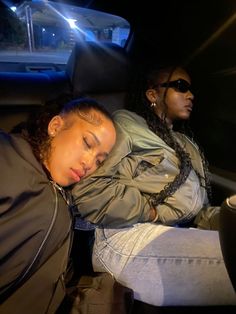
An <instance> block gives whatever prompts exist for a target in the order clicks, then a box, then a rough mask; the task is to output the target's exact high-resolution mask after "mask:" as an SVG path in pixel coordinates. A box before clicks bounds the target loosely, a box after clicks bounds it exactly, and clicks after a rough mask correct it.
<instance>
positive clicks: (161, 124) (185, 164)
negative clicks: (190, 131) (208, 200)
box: [126, 66, 211, 206]
mask: <svg viewBox="0 0 236 314" xmlns="http://www.w3.org/2000/svg"><path fill="white" fill-rule="evenodd" d="M176 68H177V67H176V66H168V67H161V68H156V69H155V68H152V69H151V70H150V71H147V70H141V73H138V74H136V75H135V78H134V80H133V81H132V84H131V87H130V93H129V94H128V95H127V99H126V109H128V110H131V111H135V112H136V113H137V114H139V115H141V116H142V117H143V118H144V119H145V120H146V122H147V124H148V126H149V128H150V130H152V131H153V132H154V133H155V134H157V135H158V136H159V137H160V138H161V139H162V140H163V141H164V142H165V143H166V144H167V145H168V146H170V147H171V148H173V150H174V151H175V153H176V156H177V158H178V159H179V173H178V174H177V175H176V176H175V178H174V180H173V181H172V182H169V183H168V184H166V185H165V187H164V188H163V190H161V191H160V192H158V193H155V194H152V195H151V197H150V202H151V204H152V205H153V206H157V205H159V204H161V203H164V202H165V199H166V198H167V197H169V196H171V195H173V194H174V193H175V192H176V191H177V189H178V188H179V187H180V186H181V185H182V184H183V183H184V182H185V181H186V179H187V177H188V175H189V173H190V171H191V169H192V168H193V167H192V163H191V158H190V155H189V154H188V153H187V152H185V150H184V149H183V148H182V147H181V146H180V144H179V143H178V142H177V140H176V139H175V138H174V136H173V133H172V130H171V129H170V128H169V127H168V125H167V123H166V119H165V116H166V110H167V106H166V103H165V96H166V93H167V88H166V90H165V94H164V97H163V106H164V108H163V109H164V115H163V117H161V118H160V117H159V116H158V115H156V114H154V113H153V109H152V107H151V105H150V102H149V101H148V99H147V97H146V94H145V92H146V91H147V90H148V89H150V88H154V87H155V86H157V85H158V83H159V82H160V81H159V80H160V78H161V76H162V75H163V74H165V76H166V74H168V79H167V81H169V80H170V78H171V76H172V73H173V72H174V71H175V69H176ZM145 73H147V74H146V75H145ZM183 123H184V122H183ZM183 133H184V132H183ZM201 157H202V160H203V166H204V171H205V175H206V178H207V179H205V180H206V181H205V185H206V189H207V192H208V197H211V192H210V191H211V189H210V180H209V179H208V178H209V176H208V172H207V164H206V161H205V158H204V156H203V154H202V155H201ZM197 175H199V176H200V174H198V173H197ZM199 179H200V178H199ZM201 179H203V178H201ZM201 181H202V180H200V182H201Z"/></svg>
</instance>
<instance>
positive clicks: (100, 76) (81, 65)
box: [66, 42, 130, 112]
mask: <svg viewBox="0 0 236 314" xmlns="http://www.w3.org/2000/svg"><path fill="white" fill-rule="evenodd" d="M129 68H130V60H129V57H128V54H127V53H126V51H125V49H124V48H122V47H120V46H118V45H116V44H113V43H107V42H106V43H96V42H78V43H77V44H76V45H75V46H74V48H73V50H72V53H71V56H70V58H69V60H68V63H67V67H66V73H67V75H68V76H69V78H70V81H71V85H72V94H73V97H80V96H87V97H92V98H94V99H96V100H97V101H98V102H100V103H101V104H102V105H104V106H105V107H106V108H107V110H108V111H110V112H113V111H114V110H116V109H119V108H122V107H123V106H124V97H125V92H126V89H127V84H128V81H129Z"/></svg>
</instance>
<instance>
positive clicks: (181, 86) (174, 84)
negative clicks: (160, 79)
mask: <svg viewBox="0 0 236 314" xmlns="http://www.w3.org/2000/svg"><path fill="white" fill-rule="evenodd" d="M158 86H160V87H171V88H174V89H175V90H176V91H177V92H180V93H187V91H191V84H189V82H187V81H185V80H183V79H178V80H176V81H170V82H165V83H161V84H159V85H158Z"/></svg>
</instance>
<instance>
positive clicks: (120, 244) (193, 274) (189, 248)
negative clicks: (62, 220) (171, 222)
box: [93, 223, 236, 306]
mask: <svg viewBox="0 0 236 314" xmlns="http://www.w3.org/2000/svg"><path fill="white" fill-rule="evenodd" d="M95 234H96V237H95V243H94V248H93V267H94V270H95V271H99V272H104V271H107V272H109V273H111V274H113V275H114V277H115V278H116V279H117V280H118V281H119V282H120V283H122V284H123V285H125V286H127V287H129V288H132V289H133V291H134V297H135V299H137V300H140V301H143V302H145V303H149V304H152V305H156V306H157V305H158V306H172V305H235V304H236V294H235V292H234V289H233V287H232V284H231V282H230V279H229V276H228V273H227V271H226V268H225V265H224V262H223V257H222V253H221V249H220V243H219V237H218V232H217V231H205V230H198V229H187V228H173V227H167V226H163V225H158V224H154V223H141V224H140V223H139V224H136V225H134V226H133V227H130V228H123V229H102V228H97V229H96V231H95ZM235 267H236V265H235Z"/></svg>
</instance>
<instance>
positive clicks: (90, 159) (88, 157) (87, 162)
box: [82, 153, 96, 174]
mask: <svg viewBox="0 0 236 314" xmlns="http://www.w3.org/2000/svg"><path fill="white" fill-rule="evenodd" d="M82 165H83V168H84V171H85V174H87V173H88V172H90V171H91V169H93V168H95V166H96V163H95V158H94V156H93V154H92V153H88V154H85V155H84V157H83V160H82Z"/></svg>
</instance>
